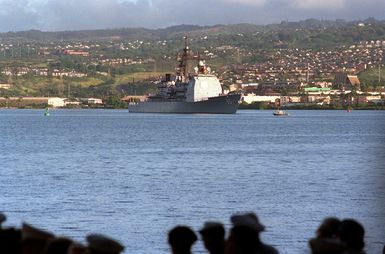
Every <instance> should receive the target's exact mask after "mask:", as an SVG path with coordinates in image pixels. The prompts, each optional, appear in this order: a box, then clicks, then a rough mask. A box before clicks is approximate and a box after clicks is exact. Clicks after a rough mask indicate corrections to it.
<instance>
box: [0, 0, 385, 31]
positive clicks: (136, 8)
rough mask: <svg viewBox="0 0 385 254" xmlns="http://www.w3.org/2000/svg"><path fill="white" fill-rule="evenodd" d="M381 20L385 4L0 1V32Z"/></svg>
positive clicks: (377, 0)
mask: <svg viewBox="0 0 385 254" xmlns="http://www.w3.org/2000/svg"><path fill="white" fill-rule="evenodd" d="M368 17H374V18H377V19H382V20H383V19H385V0H136V1H135V0H0V32H6V31H20V30H29V29H39V30H43V31H57V30H80V29H98V28H121V27H147V28H159V27H167V26H172V25H179V24H196V25H214V24H234V23H253V24H270V23H279V22H281V21H282V20H286V21H298V20H304V19H307V18H317V19H330V20H335V19H345V20H359V19H366V18H368Z"/></svg>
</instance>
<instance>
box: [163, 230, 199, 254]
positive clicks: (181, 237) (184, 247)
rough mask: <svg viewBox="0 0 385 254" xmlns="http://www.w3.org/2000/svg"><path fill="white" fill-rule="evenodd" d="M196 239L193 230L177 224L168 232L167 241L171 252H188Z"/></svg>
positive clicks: (178, 253)
mask: <svg viewBox="0 0 385 254" xmlns="http://www.w3.org/2000/svg"><path fill="white" fill-rule="evenodd" d="M197 239H198V238H197V236H196V235H195V233H194V231H192V230H191V229H190V228H189V227H186V226H177V227H175V228H173V229H171V230H170V232H169V233H168V243H169V244H170V246H171V251H172V253H173V254H190V253H191V246H192V245H193V244H194V243H195V242H196V240H197Z"/></svg>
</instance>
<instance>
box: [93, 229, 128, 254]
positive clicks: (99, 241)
mask: <svg viewBox="0 0 385 254" xmlns="http://www.w3.org/2000/svg"><path fill="white" fill-rule="evenodd" d="M86 239H87V242H88V249H89V253H91V254H119V253H120V252H121V251H123V250H124V246H123V245H121V244H120V243H119V242H117V241H116V240H114V239H112V238H110V237H107V236H104V235H100V234H91V235H88V236H87V237H86Z"/></svg>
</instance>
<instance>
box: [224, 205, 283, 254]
mask: <svg viewBox="0 0 385 254" xmlns="http://www.w3.org/2000/svg"><path fill="white" fill-rule="evenodd" d="M231 222H232V223H233V228H232V229H231V232H230V236H229V239H228V241H227V243H226V249H225V253H226V254H257V253H260V254H277V253H278V251H277V250H276V249H275V248H274V247H272V246H269V245H267V244H264V243H262V241H261V240H260V238H259V234H260V232H262V231H264V229H265V227H264V226H263V225H262V224H261V223H260V222H259V220H258V217H257V216H256V215H255V214H254V213H246V214H242V215H233V216H232V217H231Z"/></svg>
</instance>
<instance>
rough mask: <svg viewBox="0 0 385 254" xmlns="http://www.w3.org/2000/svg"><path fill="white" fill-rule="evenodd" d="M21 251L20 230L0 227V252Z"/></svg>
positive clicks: (14, 253) (10, 253)
mask: <svg viewBox="0 0 385 254" xmlns="http://www.w3.org/2000/svg"><path fill="white" fill-rule="evenodd" d="M20 252H21V231H20V230H18V229H15V228H7V229H0V253H9V254H19V253H20Z"/></svg>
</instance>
